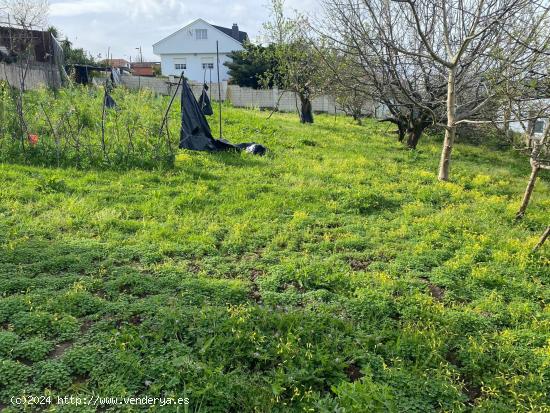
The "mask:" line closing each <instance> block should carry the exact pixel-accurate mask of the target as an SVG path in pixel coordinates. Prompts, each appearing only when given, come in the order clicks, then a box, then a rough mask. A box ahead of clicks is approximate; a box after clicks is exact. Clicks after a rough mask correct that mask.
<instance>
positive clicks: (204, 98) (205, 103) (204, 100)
mask: <svg viewBox="0 0 550 413" xmlns="http://www.w3.org/2000/svg"><path fill="white" fill-rule="evenodd" d="M199 106H200V108H201V111H202V113H204V114H205V115H207V116H210V115H213V114H214V111H213V110H212V104H211V103H210V98H209V97H208V85H207V84H206V83H205V84H204V85H203V87H202V93H201V97H200V98H199Z"/></svg>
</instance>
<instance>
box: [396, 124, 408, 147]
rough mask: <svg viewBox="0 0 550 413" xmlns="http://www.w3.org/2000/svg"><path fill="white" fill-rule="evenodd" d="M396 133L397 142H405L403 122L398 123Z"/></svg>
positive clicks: (405, 126) (405, 129)
mask: <svg viewBox="0 0 550 413" xmlns="http://www.w3.org/2000/svg"><path fill="white" fill-rule="evenodd" d="M397 132H398V133H399V138H398V140H399V142H403V141H404V140H405V132H407V125H405V124H404V123H403V122H398V123H397Z"/></svg>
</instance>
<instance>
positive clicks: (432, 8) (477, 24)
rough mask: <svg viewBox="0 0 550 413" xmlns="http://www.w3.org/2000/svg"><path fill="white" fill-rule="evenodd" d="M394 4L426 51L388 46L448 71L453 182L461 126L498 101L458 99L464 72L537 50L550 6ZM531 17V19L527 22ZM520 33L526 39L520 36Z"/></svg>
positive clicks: (520, 0) (447, 156)
mask: <svg viewBox="0 0 550 413" xmlns="http://www.w3.org/2000/svg"><path fill="white" fill-rule="evenodd" d="M393 3H395V4H397V6H398V7H397V8H398V10H397V11H396V13H397V14H398V15H399V16H401V17H402V20H403V21H404V23H405V25H404V27H406V28H407V29H405V32H404V33H403V34H404V35H405V38H409V37H413V38H417V39H418V40H419V41H421V43H422V45H423V46H424V48H425V51H424V52H422V53H420V54H419V53H418V52H416V51H413V52H411V51H409V50H407V48H406V43H403V42H402V40H400V39H401V38H393V39H390V42H388V43H389V44H390V45H391V46H392V47H393V48H394V49H395V50H397V51H398V52H400V53H402V54H406V55H416V56H419V57H421V58H425V59H428V60H431V61H432V62H433V63H434V64H436V65H439V66H440V67H442V68H445V70H446V72H447V96H446V98H447V99H446V115H447V116H446V118H447V119H446V120H447V122H446V125H445V140H444V143H443V150H442V152H441V159H440V164H439V176H438V177H439V179H440V180H448V179H449V173H450V164H451V153H452V149H453V145H454V140H455V136H456V129H457V125H458V124H459V123H460V122H467V121H469V120H470V119H471V117H473V116H475V115H476V114H478V113H479V112H480V111H481V110H482V109H483V108H484V107H485V106H486V105H487V104H489V103H490V102H491V101H492V99H493V98H494V94H493V93H492V92H489V93H482V94H481V95H480V96H473V97H476V98H477V99H475V102H474V103H475V104H474V105H473V107H472V105H471V102H470V101H469V100H465V101H463V100H461V99H459V98H458V96H459V92H460V88H461V87H462V86H463V85H465V84H467V83H470V82H471V78H470V77H469V76H468V77H464V76H463V77H462V78H461V73H464V72H469V73H472V68H474V69H475V71H474V72H473V73H478V74H480V73H482V72H481V71H482V70H490V69H491V68H492V67H494V66H495V63H496V62H498V61H499V58H500V56H499V55H498V52H503V53H506V54H507V55H508V56H515V57H516V58H517V59H519V58H520V57H521V56H522V55H523V51H524V50H526V49H535V48H537V46H535V45H533V44H532V43H533V41H535V40H536V39H538V37H537V33H538V32H539V29H540V28H542V27H544V25H545V24H547V23H548V10H549V7H550V6H549V5H548V4H547V3H545V2H540V3H536V2H533V1H532V0H466V1H465V0H440V1H433V0H393ZM401 6H405V7H401ZM526 16H528V17H529V18H530V19H529V20H527V19H525V18H524V17H526ZM520 24H521V25H520ZM525 24H527V25H526V26H525ZM520 31H521V32H523V33H524V34H526V35H521V36H519V35H518V34H519V33H520ZM503 44H504V45H505V48H504V49H502V47H501V46H502V45H503ZM474 79H475V80H474V81H475V82H476V83H477V82H479V88H480V89H481V90H483V88H486V87H487V84H486V83H485V80H484V78H483V76H479V75H478V76H475V77H474ZM470 89H471V88H470Z"/></svg>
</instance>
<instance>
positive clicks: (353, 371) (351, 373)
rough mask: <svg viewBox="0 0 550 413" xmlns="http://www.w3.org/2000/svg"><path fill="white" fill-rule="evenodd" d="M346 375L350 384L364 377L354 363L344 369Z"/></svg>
mask: <svg viewBox="0 0 550 413" xmlns="http://www.w3.org/2000/svg"><path fill="white" fill-rule="evenodd" d="M346 375H347V376H348V378H349V379H350V381H352V382H354V381H357V380H359V379H360V378H361V377H364V376H365V375H364V374H363V373H361V369H360V368H359V366H358V365H357V364H355V363H351V364H350V365H349V366H347V367H346Z"/></svg>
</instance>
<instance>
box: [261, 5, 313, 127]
mask: <svg viewBox="0 0 550 413" xmlns="http://www.w3.org/2000/svg"><path fill="white" fill-rule="evenodd" d="M270 11H271V18H272V20H271V21H269V22H267V23H265V24H264V31H265V33H266V36H267V40H268V41H269V42H270V43H271V44H272V45H273V46H272V52H273V54H272V55H271V59H272V61H274V62H276V66H275V68H274V69H273V70H272V71H271V72H268V73H266V76H265V77H264V79H263V80H264V83H269V82H272V83H273V84H275V85H277V86H278V87H280V88H282V89H285V90H289V91H291V92H294V93H296V95H297V96H298V98H299V99H300V109H299V113H300V121H301V122H302V123H313V108H312V103H311V102H312V100H313V98H314V97H315V96H316V95H318V94H319V93H320V92H321V85H322V76H321V73H322V70H321V61H320V60H319V58H318V55H317V53H316V51H315V49H314V47H313V46H312V44H311V40H310V39H309V38H308V36H307V30H308V28H309V24H308V22H307V20H306V19H305V17H304V16H302V15H300V14H298V13H296V15H295V16H294V17H293V18H289V17H287V16H286V15H285V13H284V0H272V2H271V6H270Z"/></svg>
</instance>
